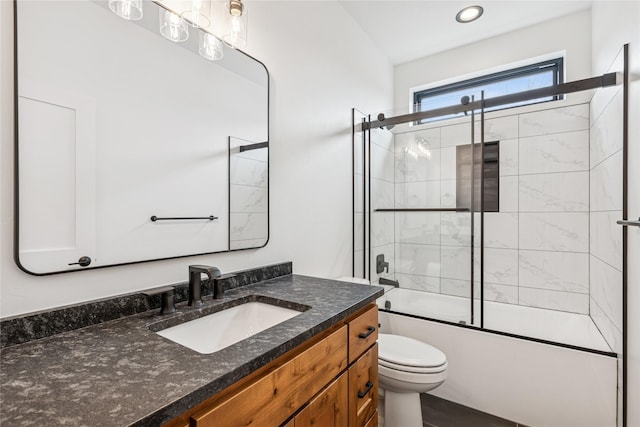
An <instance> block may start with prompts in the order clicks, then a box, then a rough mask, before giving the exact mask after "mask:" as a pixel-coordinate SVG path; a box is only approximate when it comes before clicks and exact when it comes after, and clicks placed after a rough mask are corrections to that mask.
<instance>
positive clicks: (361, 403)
mask: <svg viewBox="0 0 640 427" xmlns="http://www.w3.org/2000/svg"><path fill="white" fill-rule="evenodd" d="M377 409H378V343H376V344H374V346H373V347H371V349H369V351H367V352H366V353H365V354H364V355H362V357H361V358H360V359H358V360H357V361H356V362H355V363H354V364H353V365H351V367H350V368H349V427H364V426H365V425H366V423H367V421H369V419H370V418H371V416H372V415H373V414H374V413H375V412H376V410H377ZM392 427H400V426H392Z"/></svg>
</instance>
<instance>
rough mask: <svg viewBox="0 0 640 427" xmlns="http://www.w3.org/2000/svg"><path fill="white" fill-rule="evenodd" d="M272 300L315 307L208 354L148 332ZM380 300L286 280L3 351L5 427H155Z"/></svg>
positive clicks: (342, 287) (324, 283)
mask: <svg viewBox="0 0 640 427" xmlns="http://www.w3.org/2000/svg"><path fill="white" fill-rule="evenodd" d="M254 295H257V296H260V298H264V297H266V298H273V299H277V300H281V301H283V304H285V305H286V304H287V303H286V302H291V303H293V304H302V305H307V306H310V307H311V308H310V309H308V310H307V311H304V312H303V313H302V314H300V315H298V316H296V317H294V318H292V319H289V320H287V321H285V322H283V323H281V324H279V325H276V326H274V327H272V328H269V329H267V330H265V331H263V332H261V333H258V334H256V335H254V336H253V337H251V338H249V339H246V340H244V341H241V342H239V343H237V344H234V345H232V346H230V347H227V348H225V349H223V350H221V351H218V352H216V353H212V354H200V353H197V352H195V351H193V350H190V349H188V348H186V347H183V346H181V345H179V344H176V343H174V342H172V341H169V340H167V339H165V338H163V337H161V336H159V335H157V334H156V333H154V332H152V331H151V330H150V329H149V326H150V325H153V324H155V323H157V322H160V321H166V319H168V318H169V317H171V316H173V317H176V318H177V317H180V316H185V317H190V313H193V312H194V311H199V310H203V311H211V310H214V309H212V307H214V306H215V307H219V308H222V307H228V306H231V305H234V301H236V300H237V299H239V298H247V297H250V298H254V297H253V296H254ZM380 295H382V288H381V287H377V286H368V285H357V284H350V283H344V282H338V281H334V280H326V279H319V278H313V277H306V276H299V275H288V276H283V277H278V278H275V279H271V280H267V281H264V282H260V283H256V284H253V285H248V286H244V287H241V288H237V289H233V290H229V291H227V292H226V293H225V297H224V299H220V300H212V299H211V297H207V298H205V306H204V307H202V308H199V309H194V308H189V307H186V306H184V304H179V305H178V314H172V315H168V316H159V314H158V310H153V311H150V312H145V313H141V314H136V315H132V316H129V317H125V318H122V319H117V320H112V321H109V322H105V323H101V324H98V325H93V326H88V327H85V328H82V329H77V330H73V331H69V332H63V333H60V334H57V335H54V336H51V337H48V338H43V339H39V340H36V341H31V342H27V343H24V344H19V345H15V346H11V347H7V348H4V349H2V354H1V365H0V402H1V403H0V424H1V425H7V426H27V425H38V426H45V425H46V426H58V425H59V426H74V427H79V426H101V427H107V426H129V425H134V426H143V425H144V426H150V425H151V426H155V425H160V424H162V423H164V422H166V421H169V420H171V419H173V418H174V417H176V416H177V415H180V414H181V413H183V412H184V411H186V410H187V409H189V408H191V407H193V406H195V405H197V404H198V403H200V402H202V401H204V400H205V399H207V398H208V397H210V396H211V395H213V394H215V393H217V392H219V391H221V390H223V389H224V388H226V387H227V386H229V385H231V384H233V383H234V382H236V381H237V380H239V379H240V378H242V377H244V376H246V375H248V374H249V373H251V372H253V371H255V370H256V369H258V368H260V367H261V366H264V365H265V364H267V363H269V362H270V361H272V360H274V359H276V358H277V357H279V356H281V355H282V354H284V353H286V352H287V351H289V350H291V349H293V348H294V347H296V346H297V345H299V344H301V343H303V342H304V341H306V340H308V339H309V338H311V337H313V336H314V335H316V334H318V333H320V332H322V331H323V330H325V329H327V328H329V327H330V326H332V325H334V324H336V323H337V322H339V321H341V320H342V319H344V318H346V317H347V316H349V315H351V314H352V313H355V312H356V311H358V310H359V309H361V308H363V307H364V306H366V305H367V304H368V303H370V302H372V301H374V300H375V299H376V298H377V297H378V296H380Z"/></svg>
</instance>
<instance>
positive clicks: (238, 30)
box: [222, 9, 247, 49]
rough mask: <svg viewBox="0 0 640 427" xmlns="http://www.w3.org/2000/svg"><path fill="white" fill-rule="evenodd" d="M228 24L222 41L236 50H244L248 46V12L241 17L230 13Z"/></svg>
mask: <svg viewBox="0 0 640 427" xmlns="http://www.w3.org/2000/svg"><path fill="white" fill-rule="evenodd" d="M227 19H228V21H229V22H228V24H227V29H226V31H225V34H224V36H222V41H223V42H225V43H226V44H227V45H229V46H230V47H232V48H234V49H242V48H243V47H245V46H246V45H247V11H246V9H245V10H244V12H243V13H242V14H241V15H233V14H232V13H229V15H228V16H227Z"/></svg>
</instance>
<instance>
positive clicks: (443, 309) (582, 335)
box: [378, 287, 611, 352]
mask: <svg viewBox="0 0 640 427" xmlns="http://www.w3.org/2000/svg"><path fill="white" fill-rule="evenodd" d="M385 289H386V290H387V292H385V295H384V296H383V297H381V298H379V299H378V307H379V308H380V309H385V304H386V303H389V304H390V307H391V308H390V311H392V312H395V313H402V314H410V315H413V316H419V317H424V318H428V319H437V320H444V321H448V322H453V323H460V322H461V321H462V322H464V323H465V324H471V321H470V309H471V307H470V303H469V298H463V297H456V296H449V295H441V294H435V293H431V292H423V291H416V290H412V289H402V288H389V287H387V288H385ZM474 312H475V316H474V317H475V318H474V322H473V325H474V326H480V301H479V300H476V301H475V302H474ZM484 328H485V329H489V330H492V331H500V332H506V333H510V334H514V335H520V336H523V337H529V338H535V339H539V340H545V341H551V342H557V343H562V344H568V345H572V346H576V347H583V348H586V349H592V350H598V351H603V352H611V348H610V347H609V345H608V344H607V342H606V341H605V340H604V338H603V337H602V335H601V334H600V331H599V330H598V328H597V327H596V325H595V324H594V323H593V320H591V317H590V316H589V315H586V314H577V313H568V312H565V311H556V310H546V309H542V308H534V307H526V306H521V305H515V304H505V303H499V302H492V301H485V303H484Z"/></svg>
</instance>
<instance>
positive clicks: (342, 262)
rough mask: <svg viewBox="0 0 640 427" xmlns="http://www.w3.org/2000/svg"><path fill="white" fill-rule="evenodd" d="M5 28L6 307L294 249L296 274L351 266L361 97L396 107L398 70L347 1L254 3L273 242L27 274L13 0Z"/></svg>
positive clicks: (252, 26)
mask: <svg viewBox="0 0 640 427" xmlns="http://www.w3.org/2000/svg"><path fill="white" fill-rule="evenodd" d="M327 23H330V29H329V28H328V27H327ZM0 27H1V28H2V33H1V35H0V37H1V40H0V49H1V51H0V60H1V61H2V71H3V72H2V76H1V79H2V80H1V82H0V88H1V90H2V92H0V93H1V96H2V97H1V99H0V103H1V104H0V105H1V106H2V116H1V118H0V120H1V121H0V140H1V144H2V146H1V158H0V160H1V163H2V164H1V168H2V169H1V173H2V179H1V181H2V187H1V193H0V209H1V211H0V212H1V217H0V222H1V224H2V227H1V229H0V233H1V235H2V237H3V238H2V242H1V244H0V271H1V275H0V286H1V287H0V297H1V298H0V299H1V305H0V316H2V317H7V316H11V315H15V314H20V313H26V312H32V311H36V310H43V309H47V308H51V307H57V306H62V305H67V304H72V303H77V302H81V301H86V300H91V299H96V298H101V297H106V296H110V295H116V294H120V293H124V292H132V291H136V290H140V289H145V288H149V287H154V286H158V285H161V284H164V283H174V282H178V281H184V280H186V279H187V274H186V272H187V265H189V264H193V263H202V264H213V265H216V266H218V267H220V268H221V269H222V270H223V271H233V270H238V269H243V268H247V267H253V266H260V265H265V264H269V263H275V262H280V261H287V260H291V261H293V263H294V271H295V272H296V273H301V274H309V275H316V276H326V277H339V276H344V275H350V274H351V221H350V220H349V218H350V216H351V185H350V183H351V179H350V178H351V108H352V107H356V108H359V109H360V110H362V111H376V110H381V109H383V108H386V107H387V106H388V105H389V104H390V103H391V101H392V84H393V81H392V72H393V70H392V67H391V66H390V64H389V63H388V62H387V61H386V60H385V59H382V55H381V54H380V52H379V51H378V50H377V48H375V47H374V46H373V45H372V43H371V41H370V40H369V39H368V38H367V37H366V36H365V35H364V34H363V33H362V32H361V30H360V29H359V27H357V26H356V24H355V23H354V22H353V20H352V18H351V17H350V16H349V15H348V14H347V13H346V12H345V11H344V10H343V9H342V8H341V7H340V5H339V4H337V3H335V2H322V1H318V2H313V1H312V2H253V3H252V4H251V10H250V13H249V43H248V45H247V49H246V51H247V53H249V54H250V55H252V56H255V57H256V58H259V59H260V60H261V61H263V62H264V63H265V65H266V66H267V68H268V69H269V72H270V74H271V100H270V108H271V129H270V142H271V144H270V155H271V176H270V179H271V194H270V196H271V200H270V205H271V236H270V242H269V244H268V245H267V247H266V248H264V249H259V250H250V251H243V252H236V253H229V254H219V255H210V256H201V257H191V258H183V259H177V260H171V261H158V262H151V263H145V264H138V265H130V266H124V267H113V268H107V269H101V270H93V271H86V272H78V273H71V274H63V275H56V276H48V277H34V276H29V275H27V274H25V273H23V272H21V271H20V270H18V268H17V267H16V266H15V264H14V262H13V248H12V244H13V242H12V237H11V236H12V235H13V218H12V216H13V194H12V185H13V179H12V176H13V167H12V162H13V145H12V144H13V113H12V111H13V94H12V85H13V78H12V75H11V70H12V66H13V61H12V57H13V52H12V43H13V40H12V33H13V28H12V27H13V25H12V5H11V2H6V1H1V2H0Z"/></svg>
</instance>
